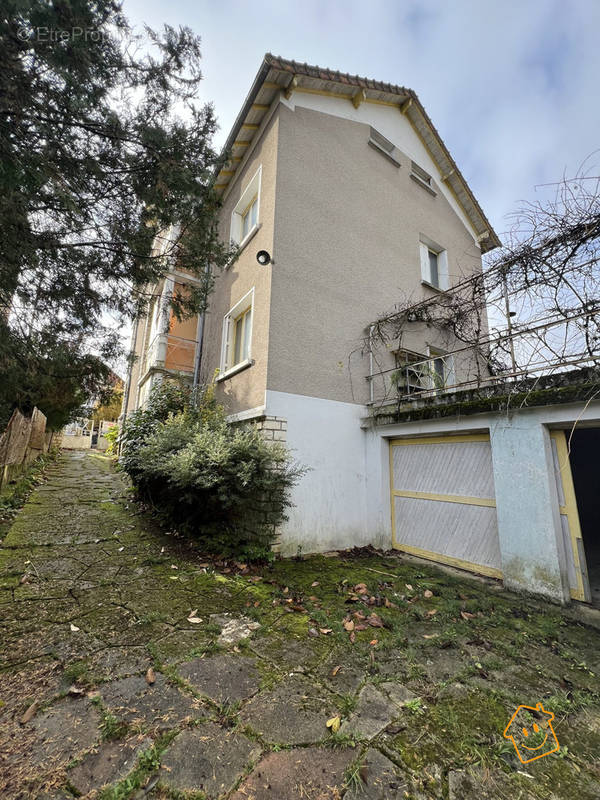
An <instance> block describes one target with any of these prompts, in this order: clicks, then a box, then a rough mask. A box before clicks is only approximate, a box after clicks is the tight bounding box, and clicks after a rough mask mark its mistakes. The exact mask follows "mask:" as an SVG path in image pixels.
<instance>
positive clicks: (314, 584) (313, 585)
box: [311, 581, 319, 588]
mask: <svg viewBox="0 0 600 800" xmlns="http://www.w3.org/2000/svg"><path fill="white" fill-rule="evenodd" d="M318 585H319V581H313V582H312V583H311V586H312V587H313V588H314V587H315V586H318Z"/></svg>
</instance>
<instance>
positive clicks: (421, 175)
mask: <svg viewBox="0 0 600 800" xmlns="http://www.w3.org/2000/svg"><path fill="white" fill-rule="evenodd" d="M410 169H411V172H412V174H413V175H415V176H416V177H417V178H418V179H419V180H420V181H423V183H426V184H427V186H431V175H430V174H429V173H428V172H425V170H424V169H423V168H422V167H420V166H419V165H418V164H415V162H414V161H411V162H410Z"/></svg>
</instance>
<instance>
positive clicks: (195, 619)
mask: <svg viewBox="0 0 600 800" xmlns="http://www.w3.org/2000/svg"><path fill="white" fill-rule="evenodd" d="M187 621H188V622H191V623H192V625H199V624H200V623H201V622H202V617H196V616H194V617H192V616H189V617H188V618H187Z"/></svg>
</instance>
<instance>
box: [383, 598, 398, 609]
mask: <svg viewBox="0 0 600 800" xmlns="http://www.w3.org/2000/svg"><path fill="white" fill-rule="evenodd" d="M384 605H385V607H386V608H398V606H397V605H396V603H392V601H391V600H388V599H387V597H386V598H385V602H384Z"/></svg>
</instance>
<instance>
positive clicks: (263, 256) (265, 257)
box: [256, 250, 272, 267]
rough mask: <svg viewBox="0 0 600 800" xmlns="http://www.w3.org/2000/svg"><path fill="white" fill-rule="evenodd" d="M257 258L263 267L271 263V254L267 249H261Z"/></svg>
mask: <svg viewBox="0 0 600 800" xmlns="http://www.w3.org/2000/svg"><path fill="white" fill-rule="evenodd" d="M256 260H257V261H258V263H259V264H260V265H261V267H266V266H267V264H271V263H272V261H271V256H270V255H269V253H267V251H266V250H259V251H258V253H257V254H256Z"/></svg>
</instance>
